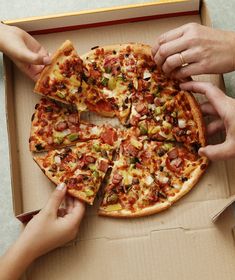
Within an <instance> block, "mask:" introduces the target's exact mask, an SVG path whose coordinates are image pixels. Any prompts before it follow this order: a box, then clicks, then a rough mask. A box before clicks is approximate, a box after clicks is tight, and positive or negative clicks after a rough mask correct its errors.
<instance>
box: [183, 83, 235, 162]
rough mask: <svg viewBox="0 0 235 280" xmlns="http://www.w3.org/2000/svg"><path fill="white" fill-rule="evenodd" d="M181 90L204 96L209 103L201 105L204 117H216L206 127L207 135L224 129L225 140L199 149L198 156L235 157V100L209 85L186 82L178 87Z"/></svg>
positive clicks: (212, 158) (218, 158)
mask: <svg viewBox="0 0 235 280" xmlns="http://www.w3.org/2000/svg"><path fill="white" fill-rule="evenodd" d="M180 87H181V89H182V90H188V91H192V92H196V93H201V94H205V96H206V97H207V98H208V101H209V102H205V103H203V104H202V105H201V109H202V112H203V113H204V114H206V115H211V116H214V117H217V118H216V119H215V120H214V121H212V122H211V123H210V124H209V125H208V126H207V133H208V135H211V134H214V133H216V132H218V131H219V130H223V129H225V131H226V139H225V141H224V142H223V143H220V144H217V145H208V146H206V147H202V148H200V149H199V151H198V152H199V155H201V156H206V157H208V158H209V159H211V160H220V159H229V158H233V157H235V120H234V113H235V99H233V98H231V97H229V96H227V95H225V94H224V93H223V92H222V91H221V90H220V89H219V88H217V87H215V86H213V85H212V84H210V83H203V82H195V81H191V82H187V83H183V84H181V85H180Z"/></svg>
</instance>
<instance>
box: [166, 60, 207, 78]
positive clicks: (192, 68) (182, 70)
mask: <svg viewBox="0 0 235 280" xmlns="http://www.w3.org/2000/svg"><path fill="white" fill-rule="evenodd" d="M201 73H202V68H201V65H200V64H199V63H198V62H195V63H191V64H188V65H187V66H184V67H178V68H176V69H175V70H174V71H172V72H171V76H172V77H174V78H175V79H178V80H180V79H185V78H187V77H190V76H193V75H200V74H201Z"/></svg>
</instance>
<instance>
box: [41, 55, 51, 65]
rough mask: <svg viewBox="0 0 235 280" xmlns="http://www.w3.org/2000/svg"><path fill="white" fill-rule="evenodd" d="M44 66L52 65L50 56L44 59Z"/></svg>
mask: <svg viewBox="0 0 235 280" xmlns="http://www.w3.org/2000/svg"><path fill="white" fill-rule="evenodd" d="M42 61H43V64H45V65H47V64H50V63H51V58H50V57H49V56H44V57H43V59H42Z"/></svg>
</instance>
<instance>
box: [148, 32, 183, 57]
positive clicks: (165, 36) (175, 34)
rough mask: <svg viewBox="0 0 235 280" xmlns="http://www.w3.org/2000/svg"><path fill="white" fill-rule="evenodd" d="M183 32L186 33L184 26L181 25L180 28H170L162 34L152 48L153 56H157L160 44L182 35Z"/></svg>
mask: <svg viewBox="0 0 235 280" xmlns="http://www.w3.org/2000/svg"><path fill="white" fill-rule="evenodd" d="M183 34H184V28H183V27H182V26H181V27H179V28H175V29H173V30H170V31H168V32H166V33H163V34H162V35H160V36H159V37H158V38H157V40H156V44H155V45H154V46H153V48H152V55H153V57H154V56H155V54H156V52H157V51H158V49H159V47H160V45H162V44H165V43H167V42H169V41H172V40H175V39H177V38H179V37H181V36H182V35H183Z"/></svg>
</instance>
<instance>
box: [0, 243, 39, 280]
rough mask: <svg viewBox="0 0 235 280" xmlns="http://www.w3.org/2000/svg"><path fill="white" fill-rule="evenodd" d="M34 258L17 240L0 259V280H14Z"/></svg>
mask: <svg viewBox="0 0 235 280" xmlns="http://www.w3.org/2000/svg"><path fill="white" fill-rule="evenodd" d="M34 259H35V258H34V257H33V256H32V254H31V253H30V251H29V249H28V248H27V247H25V246H24V244H23V243H22V241H21V239H18V240H17V241H16V242H15V243H14V244H13V245H12V246H11V247H10V248H9V249H8V250H7V252H6V253H5V254H4V255H3V256H2V257H1V258H0V278H1V280H16V279H19V277H20V276H21V275H22V274H23V273H24V271H25V270H26V268H27V267H28V266H29V265H30V264H31V263H32V262H33V260H34Z"/></svg>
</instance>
